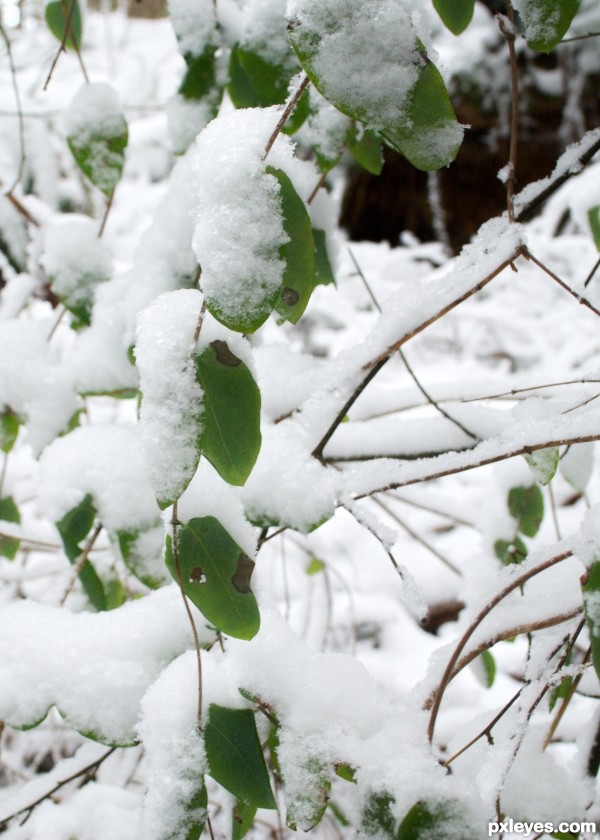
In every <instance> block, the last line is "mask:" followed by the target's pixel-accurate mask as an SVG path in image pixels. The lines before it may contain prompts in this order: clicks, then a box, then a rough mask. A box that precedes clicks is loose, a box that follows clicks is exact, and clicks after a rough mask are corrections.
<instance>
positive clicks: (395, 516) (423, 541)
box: [373, 498, 462, 577]
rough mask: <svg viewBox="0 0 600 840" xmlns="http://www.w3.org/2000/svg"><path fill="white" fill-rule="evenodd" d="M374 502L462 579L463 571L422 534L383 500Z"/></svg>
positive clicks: (374, 499)
mask: <svg viewBox="0 0 600 840" xmlns="http://www.w3.org/2000/svg"><path fill="white" fill-rule="evenodd" d="M373 501H374V502H375V504H376V505H378V506H379V507H380V508H381V509H382V510H383V511H385V512H386V513H387V515H388V516H391V517H392V519H393V520H394V522H396V523H397V524H398V525H399V526H400V527H401V528H403V529H404V530H405V531H406V533H407V534H408V535H409V536H410V537H412V539H413V540H415V542H418V543H419V544H420V545H422V546H423V548H426V549H427V551H429V552H430V553H431V554H433V556H434V557H437V559H438V560H440V561H441V562H442V563H443V564H444V566H447V568H448V569H450V571H452V572H454V574H455V575H458V577H462V572H461V570H460V569H458V568H457V567H456V566H455V565H454V563H452V561H451V560H448V558H447V557H444V555H443V554H441V553H440V552H439V551H438V550H437V548H435V546H433V545H431V543H430V542H428V541H427V540H426V539H425V538H424V537H422V536H420V534H417V532H416V531H413V529H412V528H411V527H410V526H409V525H407V524H406V522H405V521H404V520H403V519H401V518H400V517H399V516H398V514H397V513H395V512H394V511H392V510H390V508H389V507H388V506H387V505H385V504H384V503H383V502H382V501H381V499H376V498H373Z"/></svg>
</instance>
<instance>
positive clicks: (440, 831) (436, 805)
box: [396, 799, 478, 840]
mask: <svg viewBox="0 0 600 840" xmlns="http://www.w3.org/2000/svg"><path fill="white" fill-rule="evenodd" d="M448 837H460V838H461V840H478V836H477V835H476V834H475V832H474V830H473V829H472V827H471V826H470V825H469V823H468V821H467V819H466V816H465V813H464V808H463V806H462V804H461V803H460V802H457V801H456V800H454V799H448V800H445V801H437V802H436V801H433V800H432V801H427V800H425V801H422V802H417V803H416V804H415V805H413V807H412V808H411V809H410V811H409V812H408V813H407V815H406V816H405V817H404V819H403V820H402V822H401V823H400V828H399V829H398V835H397V838H396V840H447V838H448Z"/></svg>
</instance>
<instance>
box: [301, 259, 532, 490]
mask: <svg viewBox="0 0 600 840" xmlns="http://www.w3.org/2000/svg"><path fill="white" fill-rule="evenodd" d="M520 252H521V248H520V247H519V248H517V249H516V250H515V252H514V253H513V254H512V255H511V256H510V257H509V258H508V259H507V260H504V261H503V262H502V263H501V264H500V265H499V266H497V267H496V268H495V269H494V270H493V271H492V272H490V274H488V275H487V276H486V277H484V279H483V280H480V281H479V283H476V284H475V285H474V286H472V287H471V288H470V289H469V290H468V291H466V292H464V294H462V295H460V296H459V297H458V298H455V299H454V300H453V301H451V302H450V303H448V304H447V305H446V306H444V307H443V308H442V309H441V310H438V312H436V313H435V314H434V315H432V316H431V317H430V318H427V319H426V320H424V321H421V322H420V323H419V325H418V326H416V327H414V329H412V330H411V331H410V332H408V333H405V334H404V335H403V336H402V337H401V338H399V339H398V340H397V341H395V342H394V343H393V344H391V345H390V346H389V347H387V348H386V349H385V350H384V351H383V352H382V353H380V354H379V355H378V356H376V357H375V358H374V359H371V360H370V361H368V362H366V363H365V364H364V365H363V370H364V371H366V374H365V377H364V379H363V380H362V381H361V382H360V383H359V384H358V385H357V386H356V388H355V389H354V391H353V392H352V394H351V395H350V396H349V397H348V399H347V400H346V402H345V403H344V405H343V406H342V408H341V409H340V411H339V412H338V413H337V415H336V416H335V418H334V420H333V421H332V422H331V424H330V426H329V428H328V429H327V431H326V432H325V434H324V435H323V437H322V438H321V440H320V441H319V443H318V444H317V445H316V446H315V448H314V449H313V451H312V455H313V456H314V457H315V458H318V459H319V460H320V461H322V460H323V449H324V448H325V446H326V445H327V443H328V442H329V440H330V439H331V437H332V436H333V434H334V432H335V430H336V429H337V427H338V426H339V425H340V423H341V422H342V420H343V419H344V417H345V416H346V414H347V413H348V411H349V410H350V408H351V407H352V406H353V405H354V403H355V402H356V400H357V399H358V398H359V396H360V395H361V394H362V392H363V391H364V390H365V388H366V387H367V385H368V384H369V382H371V380H372V379H373V378H374V377H375V376H377V374H378V373H379V371H380V370H381V369H382V367H383V366H384V365H385V363H386V362H387V361H388V360H389V359H390V358H391V356H392V355H393V354H394V353H395V352H396V350H399V349H400V347H401V346H402V345H403V344H405V343H406V342H407V341H409V340H410V339H411V338H413V337H414V336H415V335H418V334H419V333H420V332H422V331H423V330H424V329H426V328H427V327H429V326H431V324H434V323H435V322H436V321H438V320H439V319H440V318H443V317H444V316H445V315H447V314H448V312H450V311H451V310H452V309H454V308H455V307H457V306H458V305H459V304H461V303H463V302H464V301H465V300H468V299H469V298H470V297H472V296H473V295H474V294H476V293H477V292H479V291H480V290H481V289H483V288H484V286H487V284H488V283H490V282H491V281H492V280H493V279H494V277H497V275H498V274H500V272H501V271H503V270H504V269H505V268H506V267H507V266H509V265H510V264H511V263H512V262H514V260H516V258H517V257H518V256H519V254H520ZM390 489H391V488H390Z"/></svg>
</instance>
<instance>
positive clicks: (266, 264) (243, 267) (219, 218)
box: [193, 107, 290, 321]
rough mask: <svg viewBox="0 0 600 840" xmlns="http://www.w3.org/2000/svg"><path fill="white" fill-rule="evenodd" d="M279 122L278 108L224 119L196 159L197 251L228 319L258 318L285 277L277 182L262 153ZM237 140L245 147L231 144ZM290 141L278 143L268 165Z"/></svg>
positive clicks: (276, 162) (213, 299)
mask: <svg viewBox="0 0 600 840" xmlns="http://www.w3.org/2000/svg"><path fill="white" fill-rule="evenodd" d="M276 123H277V108H275V107H273V108H270V109H262V110H261V109H247V110H242V111H235V112H231V113H229V114H224V115H221V116H219V117H217V119H215V120H213V121H212V122H211V123H210V125H208V126H207V128H205V129H204V131H203V132H202V133H201V135H200V137H199V138H198V140H197V142H196V146H195V148H194V153H193V166H194V170H195V173H196V176H197V207H196V227H195V229H194V238H193V247H194V252H195V254H196V256H197V258H198V261H199V263H200V265H201V267H202V289H203V291H204V294H205V295H206V299H207V303H208V305H209V307H210V306H211V304H212V306H215V307H216V308H217V309H218V311H219V312H221V313H223V315H224V316H225V317H226V318H227V319H232V320H234V321H235V320H236V319H237V318H239V317H240V316H241V315H242V313H247V314H248V317H249V318H252V317H255V316H258V315H259V313H260V312H261V311H262V310H263V309H264V307H265V303H266V302H267V303H268V301H271V300H273V299H274V297H275V296H276V294H277V292H278V290H279V287H280V286H281V281H282V279H283V269H284V267H285V266H284V262H283V260H282V259H281V258H280V257H279V247H280V246H281V245H283V244H284V243H285V242H287V241H288V237H287V236H286V234H285V232H284V230H283V218H282V214H281V205H280V200H279V182H278V181H277V179H276V178H275V177H274V176H273V175H269V174H267V173H266V171H265V167H266V163H265V162H264V161H263V155H264V151H265V146H266V144H267V141H268V139H269V137H270V135H271V132H272V131H273V129H274V127H275V125H276ZM232 136H236V137H240V143H239V144H235V145H233V146H232V145H230V143H229V139H230V137H232ZM284 144H285V146H287V147H288V148H289V145H290V141H289V140H284V139H283V138H279V139H278V142H277V143H276V147H275V149H273V152H272V153H271V155H270V156H269V165H271V166H274V167H278V166H281V163H280V161H281V159H282V157H283V160H284V161H285V160H286V159H287V156H283V155H282V154H278V152H279V148H281V147H282V146H284Z"/></svg>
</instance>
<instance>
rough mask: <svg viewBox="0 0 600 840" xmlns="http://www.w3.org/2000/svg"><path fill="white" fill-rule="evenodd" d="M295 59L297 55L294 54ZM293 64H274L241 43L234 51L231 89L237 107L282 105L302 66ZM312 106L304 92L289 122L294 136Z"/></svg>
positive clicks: (230, 76) (232, 54)
mask: <svg viewBox="0 0 600 840" xmlns="http://www.w3.org/2000/svg"><path fill="white" fill-rule="evenodd" d="M292 58H293V54H292ZM294 64H295V61H294V63H292V62H284V63H279V64H273V63H272V62H271V61H269V60H268V59H266V58H264V57H263V56H261V55H259V53H257V52H255V51H254V50H250V49H247V48H245V47H241V46H240V45H239V44H237V45H236V46H235V47H234V48H233V49H232V50H231V57H230V60H229V83H228V85H227V90H228V92H229V96H230V98H231V101H232V102H233V104H234V105H235V107H236V108H256V107H259V108H267V107H268V106H269V105H282V104H283V103H284V102H285V101H286V99H287V97H288V88H289V84H290V80H291V78H292V76H294V75H295V74H296V73H297V72H298V66H297V65H296V66H294ZM309 111H310V105H309V101H308V95H307V94H306V93H304V94H303V95H302V97H301V98H300V101H299V102H298V104H297V105H296V107H295V108H294V111H293V113H292V114H291V116H290V118H289V119H288V121H287V123H286V126H285V128H284V131H285V132H286V133H287V134H293V133H294V132H295V131H297V130H298V129H299V128H300V126H301V125H302V123H303V122H304V121H305V120H306V118H307V117H308V114H309Z"/></svg>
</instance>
